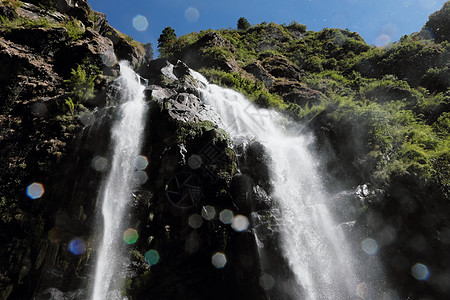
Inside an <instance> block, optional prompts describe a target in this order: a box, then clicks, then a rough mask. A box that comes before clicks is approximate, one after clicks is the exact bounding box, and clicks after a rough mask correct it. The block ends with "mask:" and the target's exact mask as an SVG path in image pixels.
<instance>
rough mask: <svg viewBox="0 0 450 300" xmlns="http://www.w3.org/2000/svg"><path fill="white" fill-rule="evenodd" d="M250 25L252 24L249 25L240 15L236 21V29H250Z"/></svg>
mask: <svg viewBox="0 0 450 300" xmlns="http://www.w3.org/2000/svg"><path fill="white" fill-rule="evenodd" d="M250 27H252V25H250V23H249V22H248V21H247V19H246V18H244V17H240V18H239V20H238V21H237V29H238V30H247V29H250Z"/></svg>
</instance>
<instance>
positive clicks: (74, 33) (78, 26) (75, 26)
mask: <svg viewBox="0 0 450 300" xmlns="http://www.w3.org/2000/svg"><path fill="white" fill-rule="evenodd" d="M65 28H66V30H67V34H68V35H69V39H71V40H72V41H76V40H78V39H80V38H81V37H82V36H83V34H84V32H85V28H84V25H83V23H81V21H78V20H76V19H73V20H70V21H69V22H67V23H66V24H65Z"/></svg>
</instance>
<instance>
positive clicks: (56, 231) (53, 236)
mask: <svg viewBox="0 0 450 300" xmlns="http://www.w3.org/2000/svg"><path fill="white" fill-rule="evenodd" d="M63 234H64V231H63V230H62V229H61V228H58V227H53V228H52V229H50V231H49V232H48V239H49V240H50V241H51V242H52V243H57V242H59V241H61V238H62V236H63Z"/></svg>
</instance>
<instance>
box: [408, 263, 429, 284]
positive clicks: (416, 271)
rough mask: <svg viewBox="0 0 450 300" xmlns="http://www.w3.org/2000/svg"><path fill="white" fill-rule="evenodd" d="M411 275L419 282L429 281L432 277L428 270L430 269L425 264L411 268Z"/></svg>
mask: <svg viewBox="0 0 450 300" xmlns="http://www.w3.org/2000/svg"><path fill="white" fill-rule="evenodd" d="M411 274H412V276H414V278H416V279H417V280H427V279H428V277H429V276H430V271H429V270H428V267H427V266H425V265H424V264H419V263H417V264H415V265H414V266H412V268H411Z"/></svg>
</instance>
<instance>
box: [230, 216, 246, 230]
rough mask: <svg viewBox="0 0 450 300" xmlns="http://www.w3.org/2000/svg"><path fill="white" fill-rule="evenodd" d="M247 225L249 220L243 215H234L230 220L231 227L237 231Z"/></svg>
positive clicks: (244, 228)
mask: <svg viewBox="0 0 450 300" xmlns="http://www.w3.org/2000/svg"><path fill="white" fill-rule="evenodd" d="M249 225H250V222H249V221H248V218H247V217H246V216H243V215H237V216H235V217H234V218H233V221H232V222H231V227H232V228H233V229H234V230H235V231H239V232H241V231H245V230H247V229H248V226H249Z"/></svg>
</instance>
